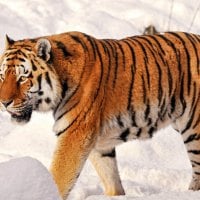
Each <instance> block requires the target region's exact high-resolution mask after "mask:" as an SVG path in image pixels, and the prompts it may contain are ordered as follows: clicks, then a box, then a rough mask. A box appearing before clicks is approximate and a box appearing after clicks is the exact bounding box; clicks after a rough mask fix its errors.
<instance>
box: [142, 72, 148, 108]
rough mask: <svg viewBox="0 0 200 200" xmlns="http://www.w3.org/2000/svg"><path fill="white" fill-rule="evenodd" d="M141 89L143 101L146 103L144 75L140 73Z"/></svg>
mask: <svg viewBox="0 0 200 200" xmlns="http://www.w3.org/2000/svg"><path fill="white" fill-rule="evenodd" d="M141 78H142V89H143V103H144V104H146V100H147V98H146V94H147V91H146V83H145V80H144V76H143V74H142V77H141Z"/></svg>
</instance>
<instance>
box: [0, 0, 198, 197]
mask: <svg viewBox="0 0 200 200" xmlns="http://www.w3.org/2000/svg"><path fill="white" fill-rule="evenodd" d="M171 2H174V5H173V7H171ZM199 5H200V0H193V1H187V0H171V1H167V0H109V1H108V0H92V1H90V0H60V1H54V0H43V1H40V0H32V1H25V0H18V1H16V0H9V1H5V0H0V8H1V12H0V30H1V31H0V50H1V51H2V50H3V48H4V38H5V34H6V33H7V34H8V35H9V36H10V37H12V38H13V39H21V38H29V37H36V36H41V35H46V34H55V33H59V32H66V31H72V30H76V31H82V32H86V33H88V34H92V35H93V36H96V37H99V38H121V37H125V36H128V35H135V34H141V33H142V32H143V31H144V28H145V27H146V26H148V25H150V24H153V25H155V26H156V28H157V30H159V31H168V30H171V31H172V30H174V31H178V30H179V31H191V32H193V33H198V34H199V33H200V23H199V19H200V11H199V12H197V14H196V15H195V12H196V10H197V9H198V8H199ZM171 8H172V15H171V17H169V16H170V9H171ZM195 16H196V17H195ZM194 17H195V18H194ZM170 18H171V20H169V19H170ZM193 19H194V22H193V23H192V20H193ZM52 124H53V119H52V116H51V113H50V114H46V113H45V114H37V113H34V115H33V117H32V120H31V122H30V123H29V124H27V125H24V126H22V127H20V126H15V125H13V124H11V123H10V122H9V115H8V114H6V113H0V126H1V129H0V161H1V162H4V161H8V160H10V159H13V158H20V157H23V156H31V157H33V158H36V159H38V160H39V161H41V162H42V163H43V164H44V165H45V166H46V167H47V168H48V166H49V163H50V161H51V156H52V152H53V149H54V146H55V142H56V137H55V136H54V133H53V132H52ZM117 155H118V161H119V170H120V175H121V178H122V182H123V185H124V188H125V191H126V196H122V197H113V198H109V197H106V196H104V195H103V189H102V187H101V183H100V182H99V179H98V177H97V175H96V172H95V171H94V170H93V167H92V166H91V164H90V162H87V163H86V165H85V167H84V169H83V172H82V174H81V176H80V178H79V180H78V182H77V184H76V186H75V187H74V189H73V191H72V193H71V195H70V196H69V199H70V200H83V199H87V200H97V199H98V200H99V199H101V200H108V199H118V200H125V199H128V200H130V199H136V200H157V199H159V200H160V199H162V200H178V199H181V200H187V199H193V200H197V199H200V192H193V191H187V188H188V185H189V182H190V179H191V165H190V163H189V160H188V157H187V154H186V151H185V147H184V145H183V143H182V140H181V137H180V135H178V134H177V133H175V131H173V129H172V128H171V127H168V128H167V129H164V130H162V131H160V132H159V133H158V134H157V135H155V137H154V138H153V139H152V140H150V141H133V142H130V143H127V144H125V145H122V146H120V147H119V148H118V149H117ZM5 164H6V163H3V164H0V170H2V169H3V168H2V166H3V165H5ZM7 164H8V165H9V163H7ZM13 165H14V169H15V170H16V171H17V173H18V172H19V171H20V168H21V166H20V164H19V165H17V164H14V163H13ZM33 167H34V166H33ZM3 171H4V170H3ZM1 173H3V172H2V171H1ZM30 173H31V170H30ZM7 175H9V174H7ZM43 175H44V174H43V172H42V170H41V171H38V176H43ZM16 177H17V174H16ZM24 183H25V182H24ZM46 183H47V184H48V183H49V182H48V181H46ZM32 184H33V185H37V186H39V183H38V181H37V179H35V182H34V180H33V179H32ZM13 187H15V184H11V185H10V192H12V191H14V190H13ZM51 189H52V190H54V189H53V188H51ZM2 192H3V191H2V189H1V186H0V200H5V198H3V196H2V194H3V193H2ZM20 192H21V193H23V192H24V194H26V192H27V191H26V190H25V189H24V191H23V187H22V189H21V191H20ZM30 192H31V190H30ZM38 193H39V190H38V191H36V190H35V191H34V192H33V193H31V195H32V197H33V198H32V199H34V197H36V196H37V195H38ZM16 195H17V194H16ZM51 197H52V196H51V192H49V196H48V197H46V198H42V199H41V200H44V199H45V200H47V199H51ZM18 199H19V198H18ZM6 200H11V199H6ZM19 200H21V199H19ZM38 200H40V199H38Z"/></svg>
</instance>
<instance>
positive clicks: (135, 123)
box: [95, 111, 171, 153]
mask: <svg viewBox="0 0 200 200" xmlns="http://www.w3.org/2000/svg"><path fill="white" fill-rule="evenodd" d="M133 116H134V118H133ZM170 121H171V120H170V119H169V118H168V117H167V115H166V117H164V118H163V119H162V120H161V119H159V118H155V119H151V120H148V121H146V120H145V118H144V114H142V112H139V111H138V113H137V112H136V113H135V114H134V115H133V113H128V112H127V113H125V114H121V115H119V116H114V117H112V119H110V120H108V121H107V122H105V123H104V124H103V126H102V129H101V133H100V134H99V137H98V140H97V143H96V146H95V148H96V149H98V150H99V151H101V152H102V153H109V151H112V150H113V148H114V147H115V146H116V145H118V144H121V143H123V142H127V141H129V140H133V139H148V138H151V137H152V136H153V134H154V133H155V132H156V131H157V130H159V129H160V128H164V127H166V126H167V125H169V124H170Z"/></svg>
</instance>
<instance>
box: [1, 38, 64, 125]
mask: <svg viewBox="0 0 200 200" xmlns="http://www.w3.org/2000/svg"><path fill="white" fill-rule="evenodd" d="M49 53H50V43H49V42H48V41H46V40H44V39H43V40H42V39H41V40H40V41H38V42H37V45H36V47H35V48H32V47H31V46H28V45H24V44H23V45H20V43H19V44H15V43H14V41H13V40H11V39H10V38H8V37H7V48H6V50H5V52H4V54H3V55H2V57H1V60H0V102H1V104H2V107H3V109H4V110H6V111H7V112H9V113H10V114H11V119H12V121H14V122H18V123H25V122H28V121H29V120H30V118H31V114H32V111H33V110H38V111H49V110H52V109H54V108H55V107H56V105H57V104H58V102H59V101H60V98H61V95H60V94H61V87H60V82H59V80H58V77H57V75H56V73H55V71H54V69H53V67H50V66H49V64H48V63H47V62H48V59H49Z"/></svg>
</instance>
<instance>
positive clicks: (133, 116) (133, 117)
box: [131, 111, 137, 127]
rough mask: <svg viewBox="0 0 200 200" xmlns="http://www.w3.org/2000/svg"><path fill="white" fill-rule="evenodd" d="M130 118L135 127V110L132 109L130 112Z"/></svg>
mask: <svg viewBox="0 0 200 200" xmlns="http://www.w3.org/2000/svg"><path fill="white" fill-rule="evenodd" d="M131 119H132V126H134V127H137V124H136V120H135V112H134V111H133V112H132V117H131Z"/></svg>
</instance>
